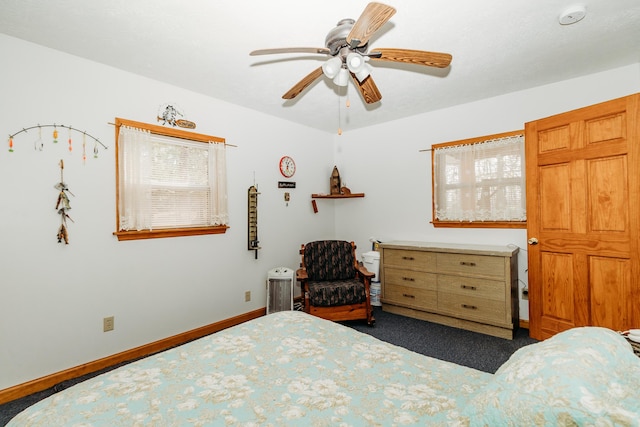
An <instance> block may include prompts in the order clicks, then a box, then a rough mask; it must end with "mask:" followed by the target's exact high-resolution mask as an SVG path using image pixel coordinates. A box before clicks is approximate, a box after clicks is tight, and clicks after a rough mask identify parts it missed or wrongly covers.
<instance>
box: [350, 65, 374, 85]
mask: <svg viewBox="0 0 640 427" xmlns="http://www.w3.org/2000/svg"><path fill="white" fill-rule="evenodd" d="M371 70H372V68H371V65H369V64H367V63H365V64H364V66H363V67H362V69H361V70H360V71H358V72H357V73H354V74H355V75H356V79H358V81H359V82H360V83H362V81H363V80H364V79H366V78H367V77H369V75H370V74H371Z"/></svg>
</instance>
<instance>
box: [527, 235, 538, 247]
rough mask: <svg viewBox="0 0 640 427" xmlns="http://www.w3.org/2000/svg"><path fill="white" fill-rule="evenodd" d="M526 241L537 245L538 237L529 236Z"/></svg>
mask: <svg viewBox="0 0 640 427" xmlns="http://www.w3.org/2000/svg"><path fill="white" fill-rule="evenodd" d="M527 243H529V244H530V245H532V246H533V245H537V244H538V239H536V238H535V237H532V238H530V239H529V240H527Z"/></svg>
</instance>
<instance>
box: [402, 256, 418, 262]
mask: <svg viewBox="0 0 640 427" xmlns="http://www.w3.org/2000/svg"><path fill="white" fill-rule="evenodd" d="M402 259H404V260H406V261H413V260H414V259H415V258H414V257H412V256H403V257H402Z"/></svg>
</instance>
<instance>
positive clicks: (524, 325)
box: [520, 319, 529, 329]
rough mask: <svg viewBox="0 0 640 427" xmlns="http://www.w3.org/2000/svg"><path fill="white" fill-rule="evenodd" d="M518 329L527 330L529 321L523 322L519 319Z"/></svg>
mask: <svg viewBox="0 0 640 427" xmlns="http://www.w3.org/2000/svg"><path fill="white" fill-rule="evenodd" d="M520 327H521V328H522V329H529V321H528V320H524V319H520Z"/></svg>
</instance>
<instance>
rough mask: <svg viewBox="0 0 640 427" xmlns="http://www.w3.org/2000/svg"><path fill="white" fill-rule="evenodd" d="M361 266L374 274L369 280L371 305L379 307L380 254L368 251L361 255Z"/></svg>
mask: <svg viewBox="0 0 640 427" xmlns="http://www.w3.org/2000/svg"><path fill="white" fill-rule="evenodd" d="M362 264H363V265H364V267H365V268H366V269H367V270H369V271H370V272H372V273H373V274H375V276H374V278H373V279H371V305H376V306H380V305H382V304H381V303H380V252H376V251H370V252H365V253H363V254H362Z"/></svg>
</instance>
